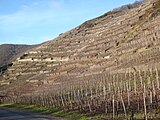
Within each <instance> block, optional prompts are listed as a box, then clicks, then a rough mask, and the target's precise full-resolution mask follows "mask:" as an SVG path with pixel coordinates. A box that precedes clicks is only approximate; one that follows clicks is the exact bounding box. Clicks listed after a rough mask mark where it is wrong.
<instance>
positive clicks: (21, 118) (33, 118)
mask: <svg viewBox="0 0 160 120" xmlns="http://www.w3.org/2000/svg"><path fill="white" fill-rule="evenodd" d="M0 120H65V119H63V118H58V117H53V116H49V115H42V114H40V113H34V112H29V111H24V110H16V109H12V108H6V107H0Z"/></svg>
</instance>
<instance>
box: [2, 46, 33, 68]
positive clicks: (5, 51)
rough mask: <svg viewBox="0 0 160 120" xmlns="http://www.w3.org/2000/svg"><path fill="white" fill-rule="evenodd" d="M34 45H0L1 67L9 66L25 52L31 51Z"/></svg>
mask: <svg viewBox="0 0 160 120" xmlns="http://www.w3.org/2000/svg"><path fill="white" fill-rule="evenodd" d="M32 47H33V46H32V45H13V44H2V45H0V58H1V59H0V67H2V66H4V65H7V64H9V63H11V62H12V61H14V60H15V59H16V56H19V55H20V54H22V53H23V52H25V51H27V50H28V49H31V48H32Z"/></svg>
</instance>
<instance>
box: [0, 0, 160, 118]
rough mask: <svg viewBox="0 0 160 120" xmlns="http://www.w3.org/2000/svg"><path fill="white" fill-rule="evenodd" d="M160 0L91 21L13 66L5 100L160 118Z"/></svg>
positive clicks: (2, 89) (5, 78) (3, 89)
mask: <svg viewBox="0 0 160 120" xmlns="http://www.w3.org/2000/svg"><path fill="white" fill-rule="evenodd" d="M159 11H160V0H150V1H144V2H143V3H141V4H138V5H136V6H134V7H132V8H130V9H124V10H123V9H122V10H121V9H120V10H116V11H112V12H109V13H107V14H105V15H103V16H100V17H98V18H95V19H93V20H90V21H87V22H85V23H83V24H82V25H80V26H78V27H76V28H74V29H72V30H70V31H68V32H66V33H64V34H62V35H60V36H59V37H57V38H56V39H54V40H51V41H48V42H46V43H44V44H42V45H41V46H39V47H37V48H35V49H32V50H30V51H28V52H26V53H25V54H23V55H22V56H21V57H19V58H17V59H16V61H14V62H13V65H12V67H10V68H9V69H8V70H7V71H6V72H5V73H3V74H2V77H1V78H0V79H1V81H0V85H1V86H0V94H2V95H3V96H5V97H4V98H3V99H1V102H4V103H8V102H16V103H21V104H35V105H39V106H46V107H51V108H52V107H54V108H55V107H56V108H61V109H65V110H77V111H80V112H85V113H92V114H94V113H103V114H106V117H108V118H112V119H117V118H120V119H124V118H126V119H127V118H128V119H129V118H130V119H133V118H134V117H136V118H137V119H144V118H145V119H146V120H147V119H153V118H160V114H159V113H160V111H159V109H160V69H159V66H160V64H159V62H160V22H159V20H160V14H159Z"/></svg>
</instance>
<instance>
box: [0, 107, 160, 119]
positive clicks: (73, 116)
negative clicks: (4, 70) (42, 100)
mask: <svg viewBox="0 0 160 120" xmlns="http://www.w3.org/2000/svg"><path fill="white" fill-rule="evenodd" d="M0 106H3V107H8V108H16V109H18V110H28V111H32V112H39V113H41V114H45V115H52V116H55V117H63V118H66V119H67V120H112V119H111V116H106V115H103V114H96V115H87V114H82V113H78V112H76V111H72V112H71V111H64V110H60V109H53V108H46V107H39V106H34V105H20V104H1V105H0ZM153 112H154V113H155V112H158V113H159V112H160V110H159V111H153ZM142 116H143V114H142V113H137V114H136V115H135V118H136V119H135V120H143V119H142ZM107 118H108V119H107ZM115 120H124V115H122V116H121V115H119V117H118V118H115ZM148 120H159V119H158V118H154V119H148Z"/></svg>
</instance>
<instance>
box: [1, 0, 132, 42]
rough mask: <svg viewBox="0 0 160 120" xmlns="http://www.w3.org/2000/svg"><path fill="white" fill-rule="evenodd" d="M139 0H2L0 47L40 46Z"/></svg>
mask: <svg viewBox="0 0 160 120" xmlns="http://www.w3.org/2000/svg"><path fill="white" fill-rule="evenodd" d="M134 1H135V0H0V44H6V43H8V44H39V43H42V42H45V41H47V40H50V39H53V38H55V37H57V36H58V35H59V34H60V33H64V32H66V31H68V30H70V29H72V28H74V27H76V26H78V25H80V24H82V23H83V22H85V21H86V20H89V19H92V18H95V17H98V16H100V15H103V14H104V13H106V12H108V11H110V10H112V9H113V8H117V7H120V6H122V5H125V4H129V3H133V2H134Z"/></svg>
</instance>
